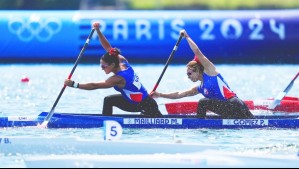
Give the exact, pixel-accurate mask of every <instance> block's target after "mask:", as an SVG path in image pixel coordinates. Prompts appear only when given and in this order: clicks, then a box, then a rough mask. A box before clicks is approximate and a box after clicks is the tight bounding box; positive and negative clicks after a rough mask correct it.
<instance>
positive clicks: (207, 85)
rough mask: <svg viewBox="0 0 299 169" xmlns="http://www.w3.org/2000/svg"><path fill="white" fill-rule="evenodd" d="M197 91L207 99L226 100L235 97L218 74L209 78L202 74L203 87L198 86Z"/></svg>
mask: <svg viewBox="0 0 299 169" xmlns="http://www.w3.org/2000/svg"><path fill="white" fill-rule="evenodd" d="M197 90H198V92H199V93H201V94H202V95H203V96H205V97H206V98H209V99H219V100H227V99H230V98H232V97H234V96H236V94H235V93H234V92H233V91H232V90H231V89H230V88H229V86H228V85H227V83H226V82H225V80H224V79H223V77H222V76H221V75H220V73H219V74H218V75H217V76H209V75H207V74H206V73H203V85H202V86H198V88H197Z"/></svg>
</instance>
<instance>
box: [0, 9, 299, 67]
mask: <svg viewBox="0 0 299 169" xmlns="http://www.w3.org/2000/svg"><path fill="white" fill-rule="evenodd" d="M298 17H299V10H273V11H272V10H250V11H245V10H242V11H193V10H192V11H109V10H107V11H13V12H12V11H0V29H1V44H0V50H1V52H0V59H1V61H2V62H5V61H9V62H24V61H30V62H35V61H36V62H38V61H46V62H58V61H65V62H69V61H75V59H76V58H77V56H78V54H79V53H80V50H81V49H82V47H83V45H84V43H85V40H86V38H87V36H88V34H89V32H90V29H91V25H92V23H93V22H95V21H99V22H100V23H101V30H102V32H103V33H104V34H105V35H106V37H107V38H108V39H109V41H110V43H111V44H112V46H115V47H118V48H120V49H121V51H122V54H123V55H124V56H126V57H127V58H128V59H129V60H130V62H132V63H134V62H146V63H165V62H166V61H167V59H168V57H169V55H170V53H171V51H172V49H173V47H174V45H175V43H176V41H177V39H178V37H179V31H180V30H181V29H186V30H187V32H188V33H189V35H190V36H191V37H192V38H193V40H194V41H195V42H196V43H197V44H198V46H199V47H200V48H201V50H202V51H203V53H204V54H205V55H206V56H208V57H209V58H210V59H211V60H212V61H213V62H215V63H299V47H298V41H299V30H298V27H299V20H298V19H297V18H298ZM104 52H105V51H104V49H103V48H102V47H101V46H100V44H99V42H98V40H97V35H96V34H94V36H93V38H92V40H91V42H90V45H89V46H88V47H87V49H86V51H85V54H84V57H83V62H84V61H86V62H93V63H98V61H99V58H100V56H101V55H102V54H104ZM191 58H193V53H192V51H191V49H190V48H189V46H188V43H187V42H186V40H183V41H182V42H181V44H180V46H179V48H178V50H177V52H176V53H175V56H174V58H173V60H172V61H173V62H177V63H184V64H185V63H186V62H187V61H188V60H190V59H191Z"/></svg>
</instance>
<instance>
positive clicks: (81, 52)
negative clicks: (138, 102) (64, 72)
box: [40, 29, 95, 128]
mask: <svg viewBox="0 0 299 169" xmlns="http://www.w3.org/2000/svg"><path fill="white" fill-rule="evenodd" d="M94 31H95V29H92V30H91V32H90V34H89V36H88V38H87V40H86V42H85V44H84V46H83V48H82V49H81V51H80V54H79V56H78V58H77V60H76V62H75V64H74V66H73V69H72V71H71V73H70V74H69V76H68V79H71V78H72V76H73V73H74V71H75V69H76V67H77V65H78V63H79V60H80V59H81V57H82V56H83V53H84V51H85V49H86V47H87V46H88V44H89V41H90V39H91V37H92V35H93V33H94ZM65 88H66V85H64V86H63V87H62V89H61V91H60V93H59V95H58V97H57V99H56V101H55V103H54V105H53V107H52V109H51V111H50V112H49V114H48V115H47V116H46V118H45V119H44V121H43V123H42V124H41V126H40V127H44V128H45V127H47V125H48V123H49V121H50V119H51V117H52V116H53V114H54V109H55V107H56V105H57V103H58V101H59V99H60V97H61V96H62V94H63V92H64V90H65Z"/></svg>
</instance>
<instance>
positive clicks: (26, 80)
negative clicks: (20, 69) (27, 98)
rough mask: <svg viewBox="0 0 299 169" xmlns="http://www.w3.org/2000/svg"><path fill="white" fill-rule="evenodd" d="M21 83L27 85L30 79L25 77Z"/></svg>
mask: <svg viewBox="0 0 299 169" xmlns="http://www.w3.org/2000/svg"><path fill="white" fill-rule="evenodd" d="M21 82H23V83H27V82H29V78H28V77H26V76H24V77H23V78H22V79H21Z"/></svg>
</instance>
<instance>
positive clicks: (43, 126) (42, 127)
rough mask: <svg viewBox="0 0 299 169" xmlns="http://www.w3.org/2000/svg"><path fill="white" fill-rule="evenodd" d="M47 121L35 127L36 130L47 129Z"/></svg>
mask: <svg viewBox="0 0 299 169" xmlns="http://www.w3.org/2000/svg"><path fill="white" fill-rule="evenodd" d="M48 123H49V121H43V123H42V124H39V125H37V127H38V128H41V129H45V128H48Z"/></svg>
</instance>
